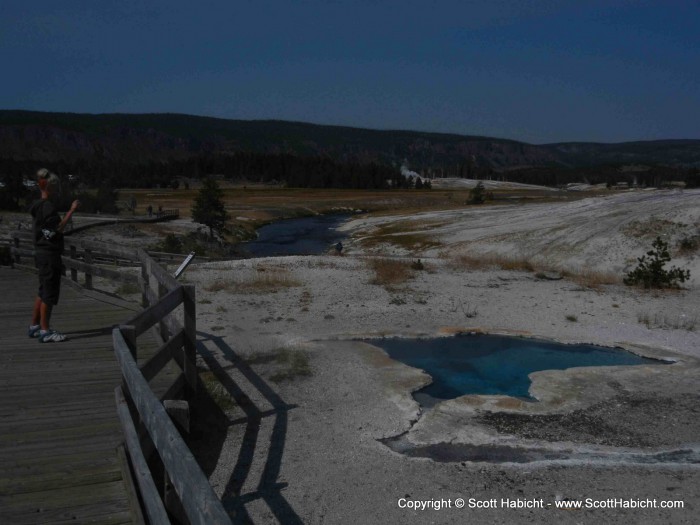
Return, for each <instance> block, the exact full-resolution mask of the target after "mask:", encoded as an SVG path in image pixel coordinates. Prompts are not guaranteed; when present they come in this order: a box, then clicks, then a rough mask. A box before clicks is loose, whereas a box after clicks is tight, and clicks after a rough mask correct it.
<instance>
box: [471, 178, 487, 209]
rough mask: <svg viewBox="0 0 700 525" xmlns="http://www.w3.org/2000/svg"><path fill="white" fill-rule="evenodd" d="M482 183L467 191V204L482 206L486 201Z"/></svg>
mask: <svg viewBox="0 0 700 525" xmlns="http://www.w3.org/2000/svg"><path fill="white" fill-rule="evenodd" d="M485 191H486V190H485V188H484V183H483V182H481V181H479V182H478V183H477V184H476V186H474V187H473V188H472V189H471V190H470V191H469V202H470V203H471V204H483V203H484V201H485V200H486V196H485V195H484V193H485Z"/></svg>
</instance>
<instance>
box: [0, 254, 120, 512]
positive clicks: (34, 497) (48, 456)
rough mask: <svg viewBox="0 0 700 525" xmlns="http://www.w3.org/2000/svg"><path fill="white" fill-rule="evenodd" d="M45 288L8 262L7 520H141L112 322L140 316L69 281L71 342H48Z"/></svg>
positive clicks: (1, 477)
mask: <svg viewBox="0 0 700 525" xmlns="http://www.w3.org/2000/svg"><path fill="white" fill-rule="evenodd" d="M36 288H37V279H36V276H35V275H32V274H30V273H26V272H22V271H19V270H13V269H10V268H7V267H0V294H1V300H0V328H1V329H2V338H0V392H1V394H2V395H0V523H8V524H9V523H12V524H24V523H27V524H29V523H31V524H40V523H64V522H65V523H110V524H118V523H132V522H133V515H132V511H131V508H132V507H131V505H130V500H129V491H128V487H129V485H128V484H127V483H126V482H125V480H124V476H123V472H122V461H120V458H119V455H118V453H117V446H118V445H119V444H120V443H121V441H122V432H121V428H120V425H119V420H118V418H117V412H116V408H115V401H114V388H115V386H117V385H118V384H119V381H120V372H119V367H118V365H117V361H116V359H115V357H114V354H113V350H112V336H111V327H112V326H113V325H115V324H118V323H119V322H123V321H124V320H125V319H127V318H128V317H130V316H131V315H133V312H130V311H129V310H127V309H124V308H121V307H118V306H115V305H113V304H108V303H106V302H103V301H99V300H97V299H94V298H91V297H88V296H86V295H83V294H81V293H79V292H78V291H76V290H74V289H72V288H70V287H69V286H65V285H64V286H63V288H62V290H61V301H60V303H59V305H58V306H57V307H56V310H55V312H54V316H53V319H52V325H53V326H54V327H55V328H57V329H59V330H60V331H62V332H64V333H66V334H67V335H68V336H69V340H68V341H65V342H63V343H51V344H41V343H39V342H38V341H36V340H32V339H29V338H28V337H27V333H26V331H27V325H28V322H29V320H30V317H31V308H32V304H33V300H34V297H35V295H36Z"/></svg>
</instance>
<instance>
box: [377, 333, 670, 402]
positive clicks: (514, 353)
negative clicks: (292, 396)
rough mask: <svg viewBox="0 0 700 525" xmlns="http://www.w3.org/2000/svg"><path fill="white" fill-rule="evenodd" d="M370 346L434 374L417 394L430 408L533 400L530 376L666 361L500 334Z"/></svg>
mask: <svg viewBox="0 0 700 525" xmlns="http://www.w3.org/2000/svg"><path fill="white" fill-rule="evenodd" d="M367 342H369V343H370V344H373V345H375V346H378V347H379V348H382V349H383V350H384V351H385V352H386V353H387V354H389V356H390V357H391V358H392V359H395V360H397V361H401V362H402V363H405V364H407V365H410V366H412V367H414V368H420V369H422V370H425V371H426V372H427V373H428V374H430V376H431V377H432V378H433V382H432V383H431V384H430V385H428V386H426V387H425V388H423V389H421V390H419V391H418V392H416V393H415V397H416V399H417V400H418V401H419V402H420V403H421V404H423V405H424V406H430V405H432V404H434V401H433V402H432V403H431V402H430V400H431V399H432V400H443V399H453V398H456V397H459V396H462V395H465V394H481V395H485V394H486V395H488V394H500V395H507V396H513V397H523V398H530V395H529V392H528V391H529V388H530V379H529V378H528V375H529V374H530V373H532V372H536V371H538V370H563V369H566V368H573V367H577V366H615V365H643V364H662V363H663V361H657V360H654V359H647V358H644V357H639V356H637V355H635V354H632V353H630V352H627V351H625V350H622V349H617V348H605V347H602V346H594V345H587V344H577V345H565V344H560V343H554V342H549V341H542V340H538V339H527V338H520V337H507V336H499V335H463V336H456V337H439V338H434V339H371V340H369V341H367Z"/></svg>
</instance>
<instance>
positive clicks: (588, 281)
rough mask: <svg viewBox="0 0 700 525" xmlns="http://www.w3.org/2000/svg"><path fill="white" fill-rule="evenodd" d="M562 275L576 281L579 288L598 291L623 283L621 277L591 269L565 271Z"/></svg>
mask: <svg viewBox="0 0 700 525" xmlns="http://www.w3.org/2000/svg"><path fill="white" fill-rule="evenodd" d="M562 275H564V277H567V278H568V279H570V280H572V281H574V282H575V283H576V284H578V285H579V286H583V287H585V288H593V289H596V290H597V289H598V288H600V287H601V286H604V285H609V284H619V283H620V282H621V279H620V277H619V276H618V275H616V274H614V273H610V272H599V271H595V270H592V269H591V268H581V269H578V270H577V271H564V272H562Z"/></svg>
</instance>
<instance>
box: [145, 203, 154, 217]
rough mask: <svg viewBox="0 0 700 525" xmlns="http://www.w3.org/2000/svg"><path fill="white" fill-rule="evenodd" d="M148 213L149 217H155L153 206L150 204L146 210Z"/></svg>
mask: <svg viewBox="0 0 700 525" xmlns="http://www.w3.org/2000/svg"><path fill="white" fill-rule="evenodd" d="M146 211H147V212H148V216H149V217H153V206H151V205H150V204H149V205H148V208H146Z"/></svg>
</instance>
